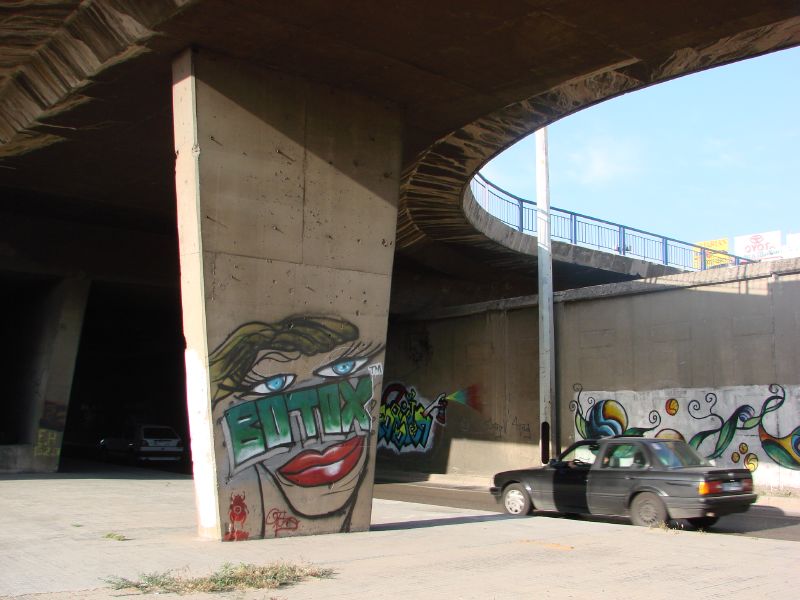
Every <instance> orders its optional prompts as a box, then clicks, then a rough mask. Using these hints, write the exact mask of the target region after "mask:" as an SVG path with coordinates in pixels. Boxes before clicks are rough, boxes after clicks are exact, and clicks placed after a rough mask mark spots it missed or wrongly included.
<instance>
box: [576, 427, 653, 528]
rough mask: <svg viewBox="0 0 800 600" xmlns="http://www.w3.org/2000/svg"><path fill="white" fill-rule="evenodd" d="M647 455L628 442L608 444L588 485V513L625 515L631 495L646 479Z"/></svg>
mask: <svg viewBox="0 0 800 600" xmlns="http://www.w3.org/2000/svg"><path fill="white" fill-rule="evenodd" d="M648 468H649V464H648V459H647V453H646V452H645V449H644V448H643V447H642V445H641V444H639V443H637V442H631V441H630V440H626V441H620V442H609V443H608V444H607V445H606V448H605V452H604V454H603V456H602V458H601V459H600V461H599V463H598V464H597V465H596V466H595V468H594V469H592V472H591V476H590V479H589V482H588V491H587V501H588V504H589V511H590V512H591V513H592V514H595V515H625V514H627V506H626V505H627V501H628V498H629V497H630V494H631V492H632V491H633V490H634V489H636V487H637V486H638V485H639V482H640V480H641V479H642V478H643V477H645V476H646V473H647V470H648Z"/></svg>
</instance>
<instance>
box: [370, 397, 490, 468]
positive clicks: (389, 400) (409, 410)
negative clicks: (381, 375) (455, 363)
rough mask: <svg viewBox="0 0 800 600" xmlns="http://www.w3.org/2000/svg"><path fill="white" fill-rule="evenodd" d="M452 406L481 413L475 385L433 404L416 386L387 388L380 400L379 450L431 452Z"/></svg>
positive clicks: (437, 399) (440, 398)
mask: <svg viewBox="0 0 800 600" xmlns="http://www.w3.org/2000/svg"><path fill="white" fill-rule="evenodd" d="M449 402H456V403H458V404H462V405H464V406H468V407H470V408H472V409H473V410H478V411H480V406H481V405H480V400H479V399H478V388H477V386H475V385H472V386H469V387H468V388H466V389H464V390H457V391H455V392H453V393H451V394H444V393H443V394H439V395H438V396H437V397H436V400H434V401H433V402H430V401H428V400H426V399H425V398H422V397H421V396H420V395H419V393H418V392H417V390H416V389H415V388H414V387H413V386H406V385H405V384H403V383H391V384H389V385H387V386H386V387H385V388H384V390H383V395H382V396H381V408H380V417H379V420H378V448H379V449H384V450H387V451H389V452H391V453H394V454H405V453H408V452H422V453H426V452H429V451H430V450H431V449H432V448H433V443H434V438H435V430H436V429H437V428H439V427H444V426H445V425H446V424H447V405H448V403H449Z"/></svg>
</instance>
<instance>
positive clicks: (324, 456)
mask: <svg viewBox="0 0 800 600" xmlns="http://www.w3.org/2000/svg"><path fill="white" fill-rule="evenodd" d="M363 451H364V436H359V435H357V436H355V437H352V438H350V439H349V440H345V441H344V442H341V443H340V444H334V445H333V446H330V447H329V448H326V449H325V450H324V451H323V452H318V451H316V450H306V451H305V452H301V453H300V454H298V455H297V456H295V457H294V458H293V459H292V460H290V461H289V462H287V463H286V464H285V465H283V466H282V467H281V468H280V469H278V473H280V474H281V476H283V477H284V478H285V479H287V480H289V481H291V482H292V483H294V484H295V485H299V486H301V487H313V486H316V485H329V484H331V483H335V482H337V481H339V480H340V479H342V478H343V477H345V476H346V475H347V474H348V473H349V472H350V471H352V470H353V468H354V467H355V466H356V465H357V464H358V461H359V459H360V458H361V454H362V453H363Z"/></svg>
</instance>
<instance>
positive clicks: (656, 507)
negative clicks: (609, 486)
mask: <svg viewBox="0 0 800 600" xmlns="http://www.w3.org/2000/svg"><path fill="white" fill-rule="evenodd" d="M631 521H633V524H634V525H639V526H640V527H659V526H661V525H664V524H665V523H666V522H667V509H666V507H665V506H664V503H663V502H662V501H661V499H660V498H659V497H658V496H656V495H655V494H652V493H650V492H642V493H641V494H638V495H637V496H636V497H635V498H634V499H633V502H631Z"/></svg>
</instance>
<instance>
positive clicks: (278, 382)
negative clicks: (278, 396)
mask: <svg viewBox="0 0 800 600" xmlns="http://www.w3.org/2000/svg"><path fill="white" fill-rule="evenodd" d="M294 378H295V376H294V375H291V374H289V373H284V374H282V375H273V376H272V377H270V378H269V379H265V380H264V381H262V382H261V383H259V384H258V385H257V386H255V387H254V388H253V391H254V392H256V393H257V394H270V393H272V392H280V391H281V390H285V389H286V388H287V387H289V386H290V385H292V383H293V382H294Z"/></svg>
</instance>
